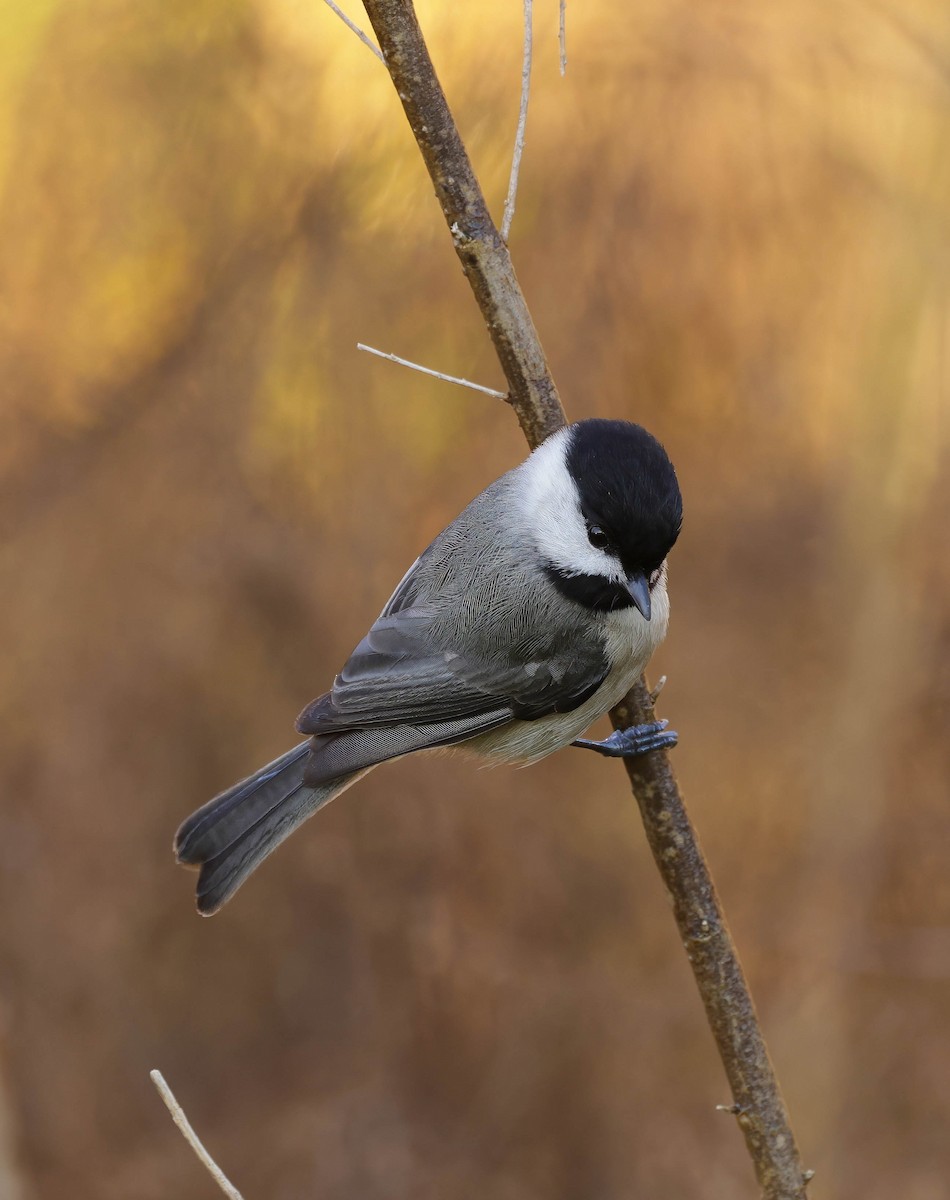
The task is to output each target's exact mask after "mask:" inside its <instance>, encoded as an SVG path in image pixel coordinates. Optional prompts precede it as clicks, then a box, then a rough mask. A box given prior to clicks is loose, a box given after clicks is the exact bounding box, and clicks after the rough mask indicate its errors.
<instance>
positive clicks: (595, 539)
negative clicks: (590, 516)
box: [587, 525, 610, 550]
mask: <svg viewBox="0 0 950 1200" xmlns="http://www.w3.org/2000/svg"><path fill="white" fill-rule="evenodd" d="M587 537H588V538H589V540H590V544H591V545H592V546H595V547H596V548H597V549H598V550H608V549H609V548H610V538H609V537H608V536H607V535H606V533H604V531H603V530H602V529H601V527H600V526H599V525H588V527H587Z"/></svg>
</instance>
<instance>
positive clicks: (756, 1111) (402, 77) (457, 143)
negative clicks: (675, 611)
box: [363, 0, 807, 1200]
mask: <svg viewBox="0 0 950 1200" xmlns="http://www.w3.org/2000/svg"><path fill="white" fill-rule="evenodd" d="M363 7H364V8H365V9H366V11H367V13H368V14H369V18H370V21H371V22H372V25H373V29H374V30H375V32H376V36H377V37H378V38H379V44H380V46H382V48H383V51H384V53H385V56H386V66H387V69H388V70H389V73H390V76H391V77H392V80H393V84H394V85H395V88H396V92H397V94H398V95H399V98H400V100H401V102H402V105H403V108H404V109H405V112H406V116H407V117H408V119H409V124H410V126H411V128H412V131H413V133H414V134H415V138H416V141H417V143H418V145H419V149H420V151H421V152H422V157H423V159H424V160H425V164H426V167H427V168H428V170H429V174H430V176H431V178H432V182H433V184H434V186H435V192H436V196H437V197H438V200H439V203H440V205H441V208H442V213H443V216H444V217H445V221H446V224H447V225H448V227H449V231H450V233H451V235H452V241H453V244H454V246H455V251H456V253H457V254H458V256H459V258H460V260H461V262H462V266H463V268H464V270H465V274H466V277H467V278H468V281H469V283H470V284H471V287H472V291H473V292H474V294H475V299H476V300H477V302H478V305H479V307H480V309H481V311H482V315H483V316H484V318H485V322H486V325H487V326H488V330H489V333H490V334H491V338H492V342H493V343H494V346H495V349H496V352H497V353H498V357H499V361H500V362H501V367H502V370H503V371H504V373H505V377H506V379H507V380H508V382H509V384H510V389H511V390H510V392H509V403H510V404H511V406H512V408H514V410H515V413H516V414H517V416H518V421H519V423H520V425H521V428H522V429H523V430H524V433H525V437H526V438H527V440H528V444H529V445H530V446H531V447H534V446H537V445H538V444H539V443H540V442H542V441H543V440H544V439H545V437H547V436H548V435H549V434H551V433H553V432H554V431H555V430H556V429H559V428H561V427H562V426H563V425H564V424H565V422H566V417H565V415H564V410H563V408H562V407H561V403H560V399H559V398H558V394H557V389H556V387H555V386H554V381H553V380H552V379H551V375H550V371H549V369H548V366H547V362H546V360H545V358H544V352H543V350H542V349H541V343H540V340H539V338H538V335H537V331H536V330H535V328H534V323H533V322H532V320H531V315H530V313H529V312H528V307H527V304H526V303H525V299H524V296H523V295H522V292H521V289H520V287H519V286H518V281H517V279H516V277H515V273H514V268H513V267H512V265H511V257H510V255H509V253H508V249H507V246H506V245H505V243H504V242H503V241H502V240H501V238H500V236H499V234H498V231H497V230H496V229H495V227H494V225H493V224H492V220H491V216H490V215H489V213H488V209H487V206H486V204H485V200H484V197H483V195H482V192H481V188H480V187H479V185H478V180H477V179H476V178H475V174H474V172H473V171H472V166H471V163H470V161H469V158H468V155H467V153H466V151H465V147H464V145H463V144H462V141H461V138H460V137H459V133H458V129H457V127H456V125H455V122H454V120H453V119H452V115H451V113H450V112H449V109H448V105H447V104H446V101H445V95H444V94H443V92H442V88H441V87H440V85H439V81H438V78H437V76H436V74H435V69H434V68H433V66H432V60H431V58H430V57H429V52H428V49H427V48H426V44H425V40H424V38H423V36H422V31H421V30H420V28H419V24H418V21H417V19H416V15H415V12H414V10H413V5H412V2H411V0H363ZM611 719H612V720H613V722H614V724H615V726H617V727H618V728H619V727H622V726H625V725H639V724H645V723H646V722H648V721H651V720H653V709H652V705H651V704H650V696H649V693H648V691H647V689H646V685H645V683H644V682H643V680H642V679H641V680H640V681H639V682H638V683H637V684H636V685H635V686H634V687H633V689H632V690H631V691H630V693H629V695H628V696H627V697H625V699H624V700H623V701H622V702H621V704H619V705H618V706H617V707H616V708H615V709H614V710H613V712H612V713H611ZM626 766H627V771H628V774H629V775H630V780H631V783H632V785H633V790H634V794H635V795H636V798H637V803H638V805H639V807H640V812H641V815H642V818H643V823H644V828H645V830H646V835H647V840H648V842H649V844H650V849H651V850H652V852H653V857H654V860H655V862H656V864H657V867H658V868H659V870H660V873H661V875H662V878H663V881H664V883H665V884H666V887H667V889H668V891H669V894H670V897H671V899H672V901H673V913H674V916H675V919H676V923H677V926H678V929H679V933H680V937H681V938H682V941H683V944H684V946H685V947H686V951H687V956H688V958H689V962H690V966H691V968H692V971H693V975H694V977H695V980H696V985H697V987H698V989H699V992H700V995H701V997H702V1000H703V1004H704V1005H705V1008H706V1014H707V1017H708V1020H709V1025H710V1029H711V1030H712V1033H713V1036H714V1038H715V1040H716V1045H717V1048H718V1050H719V1054H720V1057H721V1058H722V1062H723V1066H724V1067H725V1070H726V1075H727V1077H728V1080H729V1084H730V1088H731V1090H732V1096H733V1100H734V1102H735V1105H736V1119H737V1123H738V1125H739V1127H740V1129H741V1130H742V1134H743V1136H744V1138H745V1143H746V1148H747V1150H748V1152H749V1157H750V1158H751V1159H752V1164H753V1167H754V1169H755V1174H756V1178H757V1179H758V1182H759V1185H760V1187H761V1189H762V1193H763V1197H764V1200H805V1185H806V1183H807V1176H806V1172H805V1171H804V1169H803V1167H802V1163H801V1158H800V1156H799V1153H798V1147H797V1145H796V1143H795V1135H794V1133H793V1132H792V1128H791V1124H790V1122H789V1119H788V1113H787V1111H786V1109H785V1103H784V1101H783V1099H782V1094H781V1091H780V1089H779V1086H778V1081H777V1079H776V1078H775V1072H774V1070H773V1068H772V1064H771V1062H770V1060H769V1055H768V1049H767V1048H766V1045H765V1040H764V1038H763V1036H762V1030H761V1027H760V1026H759V1023H758V1019H757V1017H756V1014H755V1009H754V1007H753V1004H752V998H751V996H750V994H749V989H748V985H747V983H746V981H745V977H744V975H743V973H742V967H741V965H740V963H739V958H738V955H737V954H736V948H735V945H734V943H733V941H732V936H731V934H730V933H729V928H728V925H727V924H726V919H725V916H724V914H723V911H722V906H721V904H720V903H719V899H718V896H717V895H716V889H715V886H714V884H713V881H712V876H711V875H710V873H709V868H708V867H707V865H706V862H705V859H704V858H703V855H702V851H701V850H700V848H699V843H698V841H697V839H696V834H695V831H694V830H693V828H692V825H691V824H690V821H689V817H688V815H687V813H686V809H685V807H684V805H683V800H682V797H681V796H680V792H679V788H678V786H677V783H676V779H675V777H674V775H673V772H672V769H671V768H670V761H669V757H668V756H667V754H666V753H665V752H663V751H654V752H653V753H652V754H646V755H642V756H641V757H640V758H634V759H627V760H626Z"/></svg>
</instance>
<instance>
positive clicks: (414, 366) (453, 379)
mask: <svg viewBox="0 0 950 1200" xmlns="http://www.w3.org/2000/svg"><path fill="white" fill-rule="evenodd" d="M356 348H357V350H365V351H366V353H367V354H375V355H376V357H377V358H388V359H389V361H390V362H394V363H399V365H400V366H401V367H409V368H410V369H411V370H413V371H421V372H422V374H423V375H431V376H432V377H433V378H435V379H441V380H443V382H445V383H457V384H459V385H460V386H461V387H467V388H471V389H472V391H474V392H484V394H485V395H486V396H494V397H495V399H496V400H507V399H508V394H507V392H496V391H495V389H494V388H490V387H485V386H484V385H483V384H481V383H472V381H471V380H470V379H459V377H458V376H457V375H443V374H442V372H441V371H433V370H432V368H431V367H422V366H420V365H419V363H414V362H410V361H409V359H408V358H400V357H399V355H398V354H387V353H386V351H385V350H374V349H373V347H372V346H364V345H363V343H362V342H357V343H356Z"/></svg>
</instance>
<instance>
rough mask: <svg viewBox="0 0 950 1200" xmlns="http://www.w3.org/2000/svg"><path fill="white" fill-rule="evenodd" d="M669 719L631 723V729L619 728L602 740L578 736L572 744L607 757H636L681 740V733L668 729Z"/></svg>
mask: <svg viewBox="0 0 950 1200" xmlns="http://www.w3.org/2000/svg"><path fill="white" fill-rule="evenodd" d="M667 725H669V721H652V722H651V723H650V724H649V725H631V726H630V728H629V729H617V730H615V731H614V732H613V733H612V734H611V735H610V737H606V738H604V740H603V741H602V742H595V741H591V740H590V739H589V738H577V740H576V741H573V742H571V745H572V746H580V748H581V749H582V750H595V751H596V752H597V753H598V754H603V755H604V756H605V757H606V758H635V757H636V756H637V755H638V754H647V753H649V751H650V750H668V749H670V748H671V747H672V746H675V745H676V743H677V742H678V741H679V734H677V733H674V731H673V730H672V729H667V728H666V727H667Z"/></svg>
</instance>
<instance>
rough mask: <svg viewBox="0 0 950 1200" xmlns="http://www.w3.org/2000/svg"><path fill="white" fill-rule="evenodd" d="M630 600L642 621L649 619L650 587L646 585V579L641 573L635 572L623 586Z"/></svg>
mask: <svg viewBox="0 0 950 1200" xmlns="http://www.w3.org/2000/svg"><path fill="white" fill-rule="evenodd" d="M624 587H626V589H627V592H628V593H629V595H630V599H631V600H632V601H633V602H634V604H635V605H636V606H637V608H638V609H639V610H640V612H641V613H642V614H643V619H644V620H645V621H649V619H650V585H649V583H647V577H646V575H644V573H643V572H642V571H636V572H635V573H634V574H633V575H631V576H630V578H629V579H628V580H627V582H626V583H625V584H624Z"/></svg>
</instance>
